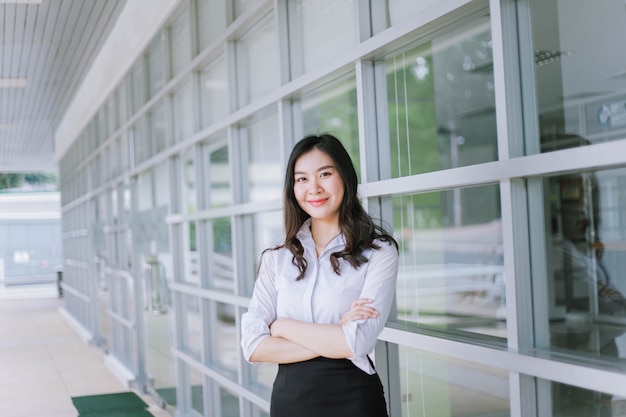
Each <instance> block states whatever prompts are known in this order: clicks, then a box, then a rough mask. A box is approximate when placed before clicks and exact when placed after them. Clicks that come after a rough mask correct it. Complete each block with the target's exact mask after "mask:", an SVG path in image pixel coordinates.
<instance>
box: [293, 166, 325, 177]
mask: <svg viewBox="0 0 626 417" xmlns="http://www.w3.org/2000/svg"><path fill="white" fill-rule="evenodd" d="M330 168H333V169H334V168H335V166H334V165H324V166H322V167H319V168H317V169H316V171H317V172H319V171H324V170H325V169H330ZM305 174H306V172H302V171H294V173H293V175H305Z"/></svg>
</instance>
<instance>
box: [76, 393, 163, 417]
mask: <svg viewBox="0 0 626 417" xmlns="http://www.w3.org/2000/svg"><path fill="white" fill-rule="evenodd" d="M72 403H73V404H74V407H75V408H76V410H77V411H78V414H79V417H105V416H107V417H143V416H146V417H148V416H152V414H151V413H150V412H148V411H147V410H146V408H147V407H148V404H146V403H145V401H144V400H142V399H141V398H140V397H139V396H138V395H137V394H135V393H134V392H131V391H128V392H118V393H114V394H103V395H88V396H84V397H72Z"/></svg>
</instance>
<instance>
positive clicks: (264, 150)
mask: <svg viewBox="0 0 626 417" xmlns="http://www.w3.org/2000/svg"><path fill="white" fill-rule="evenodd" d="M246 131H247V134H248V164H247V165H248V167H247V169H248V183H249V184H248V190H249V194H248V201H250V202H256V201H264V200H272V199H275V198H280V197H281V196H282V186H283V175H284V174H283V169H282V161H281V149H280V142H279V141H278V140H276V139H277V137H278V136H277V132H278V119H277V115H276V113H272V114H271V115H269V116H267V117H264V118H262V119H259V120H256V121H254V122H252V123H250V124H249V125H248V128H247V130H246Z"/></svg>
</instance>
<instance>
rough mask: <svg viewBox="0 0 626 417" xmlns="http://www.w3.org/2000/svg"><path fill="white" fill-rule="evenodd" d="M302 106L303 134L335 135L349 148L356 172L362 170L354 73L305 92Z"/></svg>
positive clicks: (301, 101)
mask: <svg viewBox="0 0 626 417" xmlns="http://www.w3.org/2000/svg"><path fill="white" fill-rule="evenodd" d="M296 104H297V103H296ZM300 105H301V107H302V110H301V111H302V117H301V120H302V124H303V126H302V132H303V134H302V136H303V137H304V136H306V135H309V134H319V133H322V132H330V133H332V134H334V135H335V136H337V137H338V138H339V139H340V140H341V142H342V143H343V145H344V146H345V147H346V150H347V151H348V153H349V154H350V157H351V158H352V162H353V163H354V166H355V168H356V169H357V172H359V168H360V166H359V132H358V120H357V115H358V112H357V102H356V77H355V75H354V74H349V75H347V76H345V77H342V78H340V79H338V80H336V81H335V82H332V83H330V84H328V85H325V86H324V87H322V88H319V89H316V90H314V91H312V92H310V93H306V94H304V95H303V96H302V99H301V100H300ZM297 139H300V138H297Z"/></svg>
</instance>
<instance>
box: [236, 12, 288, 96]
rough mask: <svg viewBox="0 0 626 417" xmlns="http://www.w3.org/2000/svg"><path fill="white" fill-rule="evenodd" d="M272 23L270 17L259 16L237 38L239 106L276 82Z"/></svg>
mask: <svg viewBox="0 0 626 417" xmlns="http://www.w3.org/2000/svg"><path fill="white" fill-rule="evenodd" d="M275 26H276V25H275V23H274V20H273V19H270V18H269V17H268V18H266V19H263V21H262V22H261V23H259V24H258V25H257V26H256V27H254V28H253V29H252V30H251V31H250V32H248V33H246V34H245V35H244V36H243V37H242V38H241V39H240V40H239V42H237V74H238V77H237V78H238V80H239V85H238V86H239V91H238V97H239V106H240V107H243V106H245V105H246V104H248V103H250V102H252V101H254V100H255V99H257V98H259V97H261V96H263V95H264V94H267V93H269V92H270V91H272V90H274V89H276V88H277V87H278V86H279V85H280V78H279V66H278V39H277V37H276V27H275Z"/></svg>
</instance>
